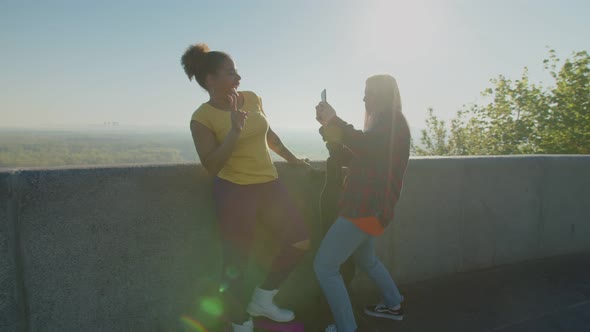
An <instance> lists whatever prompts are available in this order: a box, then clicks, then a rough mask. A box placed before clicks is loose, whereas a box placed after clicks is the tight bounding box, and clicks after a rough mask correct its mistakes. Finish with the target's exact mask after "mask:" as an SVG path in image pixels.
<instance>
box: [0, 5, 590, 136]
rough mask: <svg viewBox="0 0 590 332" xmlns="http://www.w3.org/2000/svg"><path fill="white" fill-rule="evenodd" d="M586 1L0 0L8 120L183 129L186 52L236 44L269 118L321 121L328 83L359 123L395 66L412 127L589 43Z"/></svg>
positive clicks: (187, 109) (0, 79) (200, 95)
mask: <svg viewBox="0 0 590 332" xmlns="http://www.w3.org/2000/svg"><path fill="white" fill-rule="evenodd" d="M589 17H590V1H588V0H563V1H556V0H555V1H545V0H536V1H535V0H530V1H524V0H521V1H518V0H513V1H509V0H497V1H489V0H486V1H482V0H414V1H411V0H404V1H402V0H389V1H387V0H365V1H348V0H340V1H336V0H334V1H321V0H315V1H313V0H310V1H307V0H299V1H277V0H275V1H270V0H269V1H157V2H155V1H83V0H78V1H58V0H56V1H20V0H3V1H1V2H0V48H1V51H0V127H7V126H8V127H12V126H21V127H23V126H24V127H29V126H32V127H37V126H47V125H49V126H56V125H79V126H88V125H92V124H100V123H103V122H104V121H118V122H120V123H121V124H125V125H137V126H155V127H159V126H166V127H180V128H187V126H188V120H189V118H190V115H191V114H192V112H193V110H194V109H196V107H198V105H200V104H201V103H202V102H204V101H206V99H207V95H206V93H205V92H204V91H203V90H202V89H201V88H200V87H198V85H197V84H196V83H194V82H189V81H188V79H187V78H186V76H184V73H183V71H182V68H181V66H180V56H181V55H182V53H183V51H184V49H185V48H186V47H187V46H188V45H189V44H192V43H197V42H206V43H208V44H209V46H210V47H211V48H212V49H214V50H222V51H226V52H228V53H230V54H231V55H232V57H233V58H234V60H235V61H236V64H237V66H238V69H239V71H240V73H241V75H242V77H243V78H242V85H241V88H242V89H244V90H253V91H255V92H257V93H258V94H259V95H261V96H262V98H263V101H264V104H265V109H266V112H267V113H268V115H269V117H270V119H271V125H273V126H274V127H276V128H285V127H317V125H316V124H315V122H314V105H315V104H316V103H317V102H318V99H319V95H320V91H321V90H322V89H323V88H327V89H328V99H329V101H330V102H331V103H332V104H333V105H334V106H335V108H336V110H337V111H338V112H339V113H340V114H341V115H342V116H343V117H344V118H345V119H348V120H350V121H351V122H353V123H355V124H360V123H361V121H362V112H363V104H362V97H363V89H364V81H365V79H366V77H368V76H369V75H372V74H376V73H391V74H393V75H394V76H395V77H397V79H398V83H399V85H400V90H401V93H402V99H403V107H404V111H405V113H406V114H407V116H408V118H409V120H410V123H411V125H412V126H414V127H423V126H424V125H423V123H424V117H425V114H426V109H427V108H428V107H434V108H435V111H436V112H437V113H438V114H439V115H441V116H442V117H443V118H446V119H448V118H451V117H452V116H453V115H454V113H455V112H456V111H457V110H458V109H459V108H461V106H462V105H463V104H466V103H470V102H473V101H475V100H477V98H478V97H479V92H480V91H482V90H483V89H484V88H486V87H488V86H489V83H488V80H489V79H490V78H492V77H495V76H497V75H498V74H504V75H507V76H508V77H513V78H516V77H518V76H519V75H520V74H521V72H522V69H523V67H524V66H528V67H529V69H530V70H531V73H532V75H531V76H532V78H533V79H534V80H535V81H539V80H544V79H546V77H545V75H544V74H543V73H542V60H543V59H544V58H545V57H546V55H547V49H546V46H550V47H552V48H554V49H556V50H557V52H558V55H559V56H560V57H561V58H564V57H566V56H569V54H570V53H571V52H572V51H575V50H589V51H590V38H589V37H588V36H589V35H590V19H589Z"/></svg>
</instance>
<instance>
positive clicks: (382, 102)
mask: <svg viewBox="0 0 590 332" xmlns="http://www.w3.org/2000/svg"><path fill="white" fill-rule="evenodd" d="M366 84H367V88H368V89H369V90H371V91H372V92H373V93H374V94H375V95H376V96H377V103H378V107H377V109H376V110H374V111H373V112H372V113H369V112H366V111H365V131H366V130H369V129H372V128H374V126H375V125H377V124H384V123H383V122H382V121H387V120H389V121H391V122H392V125H393V122H394V121H395V119H396V118H397V117H398V115H399V114H401V113H402V100H401V96H400V93H399V88H398V86H397V81H396V80H395V78H393V76H391V75H387V74H383V75H374V76H371V77H369V78H367V81H366Z"/></svg>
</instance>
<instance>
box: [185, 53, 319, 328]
mask: <svg viewBox="0 0 590 332" xmlns="http://www.w3.org/2000/svg"><path fill="white" fill-rule="evenodd" d="M181 63H182V66H183V68H184V71H185V73H186V74H187V76H188V77H189V79H190V80H192V79H193V78H194V79H195V80H196V81H197V83H199V85H200V86H201V87H202V88H204V89H205V90H206V91H207V92H208V93H209V101H207V102H206V103H203V104H202V105H201V106H200V107H199V108H198V109H197V110H196V111H195V112H194V113H193V115H192V118H191V122H190V128H191V132H192V136H193V140H194V143H195V147H196V149H197V153H198V155H199V159H200V160H201V163H202V165H203V166H204V167H205V168H206V169H207V171H208V172H209V174H211V175H212V176H214V177H215V178H214V183H213V198H214V202H215V208H216V211H217V216H218V219H219V225H220V230H221V236H222V239H223V260H224V261H223V267H224V268H223V276H224V283H225V284H224V287H226V290H225V292H224V294H225V296H226V297H225V305H226V314H227V315H226V316H227V317H228V318H229V320H231V321H232V326H233V331H236V332H237V331H240V332H241V331H245V332H246V331H248V332H250V331H252V330H253V327H252V320H251V319H250V317H249V316H265V317H268V318H270V319H272V320H275V321H279V322H287V321H290V320H292V319H294V314H293V312H292V311H290V310H286V309H281V308H279V307H277V306H276V305H275V304H274V303H273V297H274V296H275V295H276V294H277V292H278V288H279V285H280V284H281V282H282V281H283V280H284V279H285V278H286V277H287V276H288V274H289V273H290V271H291V270H292V268H293V267H294V265H295V264H296V262H297V261H298V260H299V259H300V258H301V256H302V255H303V253H304V252H305V250H307V249H308V248H309V233H308V230H307V227H306V225H305V223H304V221H303V218H302V216H301V213H300V211H298V209H297V208H296V206H295V204H294V201H293V200H292V199H291V198H290V197H289V195H288V193H287V191H286V189H285V187H284V186H283V185H282V184H281V183H280V182H279V180H278V175H277V170H276V169H275V167H274V165H273V163H272V160H271V158H270V153H269V148H271V149H272V150H273V151H275V152H276V153H277V154H278V155H280V156H281V157H283V158H284V159H285V160H287V161H288V162H289V163H293V164H297V165H307V163H306V162H305V161H304V160H301V159H298V158H296V157H295V156H294V155H293V154H292V153H291V152H290V151H289V149H287V148H286V147H285V146H284V145H283V143H282V142H281V140H280V139H279V137H278V136H277V134H275V132H273V131H272V129H270V127H269V125H268V122H267V119H266V116H265V114H264V111H263V109H262V101H261V99H260V98H259V97H258V96H257V95H256V94H255V93H253V92H247V91H239V92H238V91H237V88H238V86H239V84H240V80H241V77H240V75H239V74H238V72H237V70H236V68H235V65H234V62H233V61H232V59H231V57H230V56H229V55H228V54H226V53H223V52H218V51H209V48H208V47H207V45H205V44H196V45H192V46H190V47H189V48H188V49H187V50H186V51H185V53H184V55H183V56H182V59H181ZM258 222H262V223H264V224H265V225H266V226H267V227H268V228H269V229H271V231H272V232H273V235H274V236H275V237H276V239H277V240H278V242H279V243H280V244H281V246H280V252H279V254H278V255H277V257H276V258H275V259H274V261H273V263H272V264H271V271H270V272H269V274H268V276H267V277H266V279H265V281H264V282H263V283H262V284H261V285H260V286H259V287H257V288H256V289H254V291H252V289H247V288H246V287H245V284H244V282H243V278H242V276H243V272H244V271H245V268H246V266H247V262H248V256H249V251H250V248H251V246H252V241H253V238H254V230H255V226H256V224H257V223H258Z"/></svg>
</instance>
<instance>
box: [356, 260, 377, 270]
mask: <svg viewBox="0 0 590 332" xmlns="http://www.w3.org/2000/svg"><path fill="white" fill-rule="evenodd" d="M355 264H356V266H358V268H359V269H361V270H362V271H363V272H367V271H371V270H373V269H375V268H376V267H377V266H378V265H379V260H378V259H377V257H371V258H370V259H367V260H360V259H358V260H355Z"/></svg>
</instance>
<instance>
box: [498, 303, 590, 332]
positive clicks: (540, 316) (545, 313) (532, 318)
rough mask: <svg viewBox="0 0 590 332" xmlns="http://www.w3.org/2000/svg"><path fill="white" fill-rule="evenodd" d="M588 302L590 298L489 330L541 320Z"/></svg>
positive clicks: (499, 329)
mask: <svg viewBox="0 0 590 332" xmlns="http://www.w3.org/2000/svg"><path fill="white" fill-rule="evenodd" d="M586 304H590V300H586V301H582V302H578V303H574V304H570V305H568V306H566V307H563V308H558V309H555V310H550V311H547V312H544V313H542V314H539V315H535V316H529V317H526V318H523V319H521V320H518V321H516V322H512V323H508V324H504V325H501V326H498V327H495V328H493V329H491V330H487V332H494V331H501V330H504V329H506V328H510V327H513V326H516V325H518V324H522V323H525V322H529V321H532V320H539V319H541V318H543V317H545V316H548V315H552V314H555V313H558V312H562V311H566V310H571V309H575V308H577V307H581V306H583V305H586Z"/></svg>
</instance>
